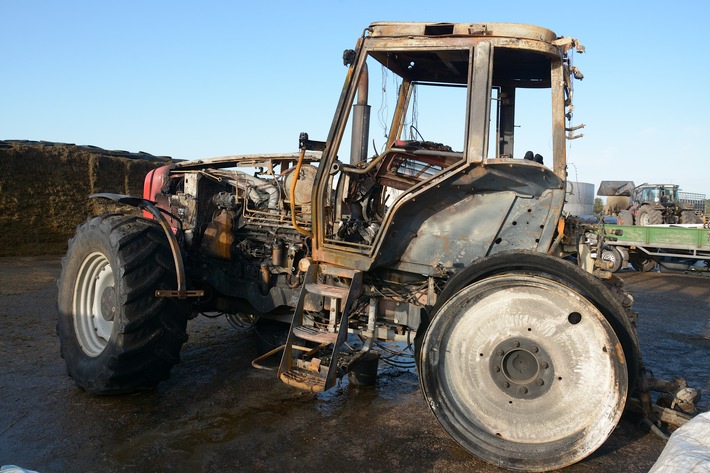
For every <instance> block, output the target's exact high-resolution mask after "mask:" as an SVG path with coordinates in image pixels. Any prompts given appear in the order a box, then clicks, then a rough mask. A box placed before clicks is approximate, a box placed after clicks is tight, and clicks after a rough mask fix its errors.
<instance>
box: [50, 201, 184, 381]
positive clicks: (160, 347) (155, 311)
mask: <svg viewBox="0 0 710 473" xmlns="http://www.w3.org/2000/svg"><path fill="white" fill-rule="evenodd" d="M57 284H58V286H59V295H58V300H57V307H58V322H57V334H58V335H59V340H60V350H61V355H62V357H63V358H64V360H65V362H66V365H67V371H68V372H69V375H70V376H72V377H73V378H74V381H75V382H76V384H77V385H78V386H79V387H81V388H83V389H85V390H86V391H87V392H89V393H92V394H118V393H125V392H132V391H136V390H142V389H150V388H152V387H154V386H155V385H156V384H157V383H158V382H159V381H161V380H164V379H167V378H168V376H169V374H170V370H171V368H172V366H173V365H174V364H176V363H178V362H179V361H180V348H181V347H182V344H183V343H184V342H185V340H186V339H187V335H186V326H187V319H188V315H189V306H188V305H187V303H185V302H184V301H179V300H177V299H171V298H158V297H156V296H155V291H156V289H175V285H176V276H175V268H174V265H173V261H172V256H171V252H170V248H169V246H168V241H167V238H166V236H165V235H164V234H163V231H162V229H161V228H160V226H159V225H157V224H156V223H155V222H152V221H149V220H145V219H142V218H138V217H131V216H123V215H107V216H101V217H90V218H89V219H88V220H87V222H86V223H84V224H83V225H80V226H79V227H78V228H77V233H76V235H75V236H74V238H72V239H71V240H70V242H69V249H68V251H67V255H66V256H65V257H64V259H63V260H62V272H61V275H60V277H59V281H58V283H57Z"/></svg>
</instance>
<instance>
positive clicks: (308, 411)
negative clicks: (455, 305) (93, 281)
mask: <svg viewBox="0 0 710 473" xmlns="http://www.w3.org/2000/svg"><path fill="white" fill-rule="evenodd" d="M58 273H59V261H58V259H46V258H0V406H1V409H0V465H5V464H16V465H20V466H23V467H25V468H29V469H33V470H37V471H39V472H41V473H50V472H66V471H81V472H113V471H116V472H124V471H125V472H160V471H166V472H168V471H190V472H207V471H209V472H221V471H224V472H232V471H256V472H260V471H264V472H267V471H307V470H313V471H361V472H379V471H411V472H430V471H446V472H464V471H466V472H469V471H488V472H496V471H501V470H498V469H497V468H495V467H492V466H490V465H487V464H485V463H483V462H481V461H479V460H477V459H475V458H474V457H472V456H471V455H469V454H468V453H467V452H466V451H464V450H463V449H461V448H460V447H458V445H457V444H456V443H455V442H454V441H453V440H451V439H450V438H449V437H448V436H447V434H446V433H445V432H444V431H443V430H442V429H441V428H440V427H439V425H438V423H437V421H436V419H435V418H434V416H433V414H432V413H431V412H430V411H429V409H428V407H427V406H426V405H425V404H424V402H423V400H422V396H421V395H420V392H419V384H418V379H417V375H416V373H415V372H413V371H410V370H399V369H393V368H389V369H387V370H385V371H384V373H383V374H382V376H381V377H380V379H379V380H378V383H377V385H376V386H375V387H372V388H356V387H353V386H350V385H348V383H347V381H344V382H343V384H342V385H341V386H340V387H338V388H337V389H334V390H332V391H331V392H328V393H322V394H318V395H314V394H306V393H302V392H299V391H296V390H293V389H291V388H289V387H287V386H285V385H284V384H282V383H280V382H279V381H277V380H276V379H275V377H274V374H273V373H271V372H268V371H261V370H255V369H253V368H252V367H251V360H252V358H253V357H254V356H256V343H255V339H254V337H253V336H252V335H248V334H245V333H243V332H240V331H239V330H237V329H235V328H233V327H232V326H230V325H229V324H228V323H227V322H226V320H225V319H224V318H220V319H206V318H199V319H196V320H193V321H191V322H190V325H189V326H188V331H189V335H190V339H189V340H188V342H187V343H186V344H185V346H184V347H183V352H182V363H181V364H179V365H177V366H176V367H175V368H174V369H173V372H172V377H171V378H170V379H169V380H168V381H166V382H163V383H162V384H160V385H159V387H158V388H157V389H156V390H154V391H151V392H144V393H139V394H134V395H128V396H115V397H92V396H89V395H87V394H86V393H84V392H83V391H80V390H79V389H77V388H76V387H75V386H74V384H73V383H72V380H71V379H70V378H69V377H68V376H67V374H66V370H65V367H64V361H63V360H62V359H61V358H60V356H59V343H58V340H57V338H56V334H55V300H56V285H55V282H54V281H55V280H56V278H57V276H58ZM622 276H623V277H624V279H625V280H626V284H627V288H629V289H630V291H631V292H632V293H633V295H634V297H635V298H636V305H635V307H636V310H637V311H638V312H639V313H640V314H641V319H640V322H639V332H640V333H639V336H640V338H641V346H642V351H643V355H644V358H645V361H646V365H647V366H648V367H649V368H650V369H651V370H653V372H654V373H655V374H656V376H658V377H670V376H672V375H674V374H678V373H680V374H683V375H685V376H686V377H687V378H688V381H689V383H690V384H691V385H692V386H695V387H699V388H702V389H703V390H704V391H705V392H706V393H708V394H710V369H709V368H708V367H709V366H710V277H707V276H706V277H702V276H688V275H678V274H667V273H658V272H653V273H645V274H642V273H634V272H625V273H622ZM708 398H710V395H708V396H706V399H703V401H702V403H701V407H702V410H708V405H709V403H708ZM663 446H664V442H663V441H662V440H661V439H659V438H658V437H656V436H654V435H652V434H647V433H645V432H644V431H643V430H642V429H641V428H639V427H638V426H637V425H636V423H635V422H634V421H632V420H630V419H626V418H624V419H622V421H621V423H620V424H619V426H618V427H617V429H616V431H615V432H614V433H613V434H612V436H611V437H610V439H609V440H608V441H607V442H606V443H605V444H604V445H603V446H602V447H601V448H600V449H599V450H598V451H597V452H595V453H594V454H593V455H592V456H591V457H589V458H587V459H585V460H584V461H583V462H581V463H579V464H577V465H574V466H572V467H569V468H567V469H565V470H564V471H565V472H607V471H629V472H646V471H648V469H649V468H650V467H651V465H652V464H653V463H654V461H655V460H656V458H657V457H658V455H659V453H660V452H661V450H662V448H663Z"/></svg>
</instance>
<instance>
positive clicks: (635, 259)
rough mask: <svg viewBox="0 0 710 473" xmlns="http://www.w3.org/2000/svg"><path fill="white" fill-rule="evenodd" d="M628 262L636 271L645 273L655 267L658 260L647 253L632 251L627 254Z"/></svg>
mask: <svg viewBox="0 0 710 473" xmlns="http://www.w3.org/2000/svg"><path fill="white" fill-rule="evenodd" d="M629 263H631V266H633V267H634V269H635V270H636V271H639V272H642V273H647V272H649V271H653V270H654V269H655V268H656V265H657V264H658V262H657V261H656V260H655V259H653V258H651V257H650V256H648V255H645V254H640V253H635V252H632V253H631V254H630V255H629Z"/></svg>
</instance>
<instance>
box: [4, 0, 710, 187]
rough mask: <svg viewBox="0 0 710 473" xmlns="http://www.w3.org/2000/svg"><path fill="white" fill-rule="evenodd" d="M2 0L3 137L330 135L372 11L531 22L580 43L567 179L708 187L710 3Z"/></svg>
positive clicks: (256, 149) (176, 146)
mask: <svg viewBox="0 0 710 473" xmlns="http://www.w3.org/2000/svg"><path fill="white" fill-rule="evenodd" d="M245 3H246V2H236V1H234V2H230V1H209V0H203V1H201V2H199V3H198V2H185V1H176V0H174V1H148V0H144V1H133V0H124V1H96V0H94V1H76V0H65V1H37V0H0V18H2V19H3V26H2V28H0V57H1V60H2V64H3V66H2V70H1V72H0V93H1V94H2V102H1V103H2V105H1V108H0V139H27V140H47V141H61V142H69V143H76V144H87V145H95V146H100V147H102V148H106V149H123V150H127V151H145V152H148V153H152V154H156V155H168V156H172V157H175V158H198V157H213V156H224V155H230V154H242V153H264V152H292V151H296V147H297V140H298V133H299V132H301V131H307V132H308V133H309V134H310V136H311V137H312V138H313V139H323V138H325V136H326V134H327V131H328V128H329V126H330V121H331V119H332V114H333V111H334V109H335V105H336V102H337V100H338V95H339V92H340V89H341V87H342V83H343V79H344V77H345V68H344V67H343V65H342V60H341V55H342V51H343V50H344V49H346V48H352V47H353V46H354V44H355V41H356V39H357V38H358V37H359V36H360V35H361V34H362V31H363V29H364V28H365V27H366V26H367V25H368V24H370V23H371V22H373V21H451V22H491V21H507V22H520V23H531V24H536V25H540V26H544V27H547V28H550V29H552V30H553V31H555V32H556V33H557V34H558V35H564V36H573V37H576V38H578V39H580V40H581V42H582V43H583V44H584V45H585V46H586V48H587V52H586V53H585V54H583V55H580V54H576V55H575V58H574V61H575V65H576V66H578V67H579V68H580V70H581V71H582V72H583V73H584V76H585V79H584V80H583V81H582V82H576V83H575V97H574V98H575V115H574V121H575V123H576V124H579V123H584V124H586V128H585V129H584V130H583V133H584V135H585V136H584V138H582V139H580V140H575V141H572V142H570V145H569V148H568V149H569V151H568V161H569V162H570V167H569V173H570V178H571V179H572V180H580V181H583V182H591V183H593V184H595V185H598V184H599V181H600V180H602V179H613V180H622V179H629V180H633V181H635V182H636V183H637V184H640V183H641V182H644V181H647V182H671V183H675V184H679V185H680V186H681V188H682V189H684V190H686V191H689V192H701V193H705V194H707V195H708V197H710V178H709V176H710V172H709V171H710V124H709V123H708V118H707V116H708V115H707V110H708V108H709V106H710V92H708V88H707V86H706V85H705V83H706V82H707V81H708V76H710V59H708V58H710V53H708V52H707V41H708V40H707V33H706V32H707V21H708V18H710V2H707V1H706V0H696V1H683V0H680V1H676V2H654V1H646V2H619V1H617V2H607V1H596V2H570V1H565V2H543V1H539V2H532V1H525V2H523V1H516V0H509V1H506V2H499V1H490V0H489V1H485V2H484V1H468V2H464V1H448V0H438V1H419V0H415V1H409V2H386V1H384V0H380V1H370V0H361V1H358V2H345V1H341V0H332V1H313V2H309V1H300V2H280V1H278V2H269V1H262V2H249V3H248V4H245Z"/></svg>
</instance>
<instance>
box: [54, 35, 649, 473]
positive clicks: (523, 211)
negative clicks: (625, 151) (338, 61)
mask: <svg viewBox="0 0 710 473" xmlns="http://www.w3.org/2000/svg"><path fill="white" fill-rule="evenodd" d="M575 48H576V49H577V50H578V51H579V50H581V47H580V45H579V43H578V42H577V41H576V40H574V39H571V38H559V37H557V36H556V35H555V34H554V33H553V32H552V31H550V30H547V29H544V28H540V27H535V26H530V25H517V24H507V23H497V24H496V23H493V24H480V23H473V24H450V23H444V24H442V23H374V24H372V25H370V26H369V27H368V28H367V29H366V30H365V32H364V34H363V36H362V37H361V38H360V39H359V40H358V42H357V45H356V48H355V49H354V50H347V51H346V52H345V54H344V56H343V60H344V64H345V66H346V67H347V75H346V80H345V84H344V86H343V89H342V93H341V95H340V100H339V102H338V105H337V109H336V112H335V117H334V120H333V122H332V126H331V128H330V131H329V132H328V135H327V138H326V140H325V141H314V140H311V139H310V138H309V137H308V135H306V134H302V135H301V137H300V140H299V149H300V151H299V152H298V153H294V154H269V155H248V156H246V155H245V156H228V157H223V158H213V159H204V160H197V161H185V162H177V163H174V164H171V165H169V166H165V167H162V168H158V169H156V170H154V171H152V172H151V173H150V174H149V175H148V176H147V177H146V181H145V183H146V184H145V192H144V196H143V198H138V197H130V196H122V195H114V194H102V195H98V196H94V197H102V198H108V199H113V200H114V201H116V202H117V203H121V204H127V205H133V206H136V207H139V208H141V209H143V211H144V213H145V215H144V216H143V217H137V216H131V215H121V214H112V215H104V216H97V217H92V218H89V220H88V221H87V222H86V223H85V224H83V225H82V226H80V227H79V228H78V230H77V234H76V236H75V237H74V238H73V239H72V240H71V241H70V245H69V250H68V253H67V256H66V257H65V258H64V260H63V269H62V274H61V277H60V280H59V301H58V306H59V322H58V333H59V336H60V339H61V352H62V356H63V357H64V358H65V360H66V363H67V367H68V371H69V374H70V375H71V376H73V377H74V379H75V381H76V383H77V384H78V385H79V386H80V387H82V388H84V389H85V390H87V391H88V392H90V393H96V394H111V393H123V392H129V391H133V390H137V389H146V388H151V387H153V386H155V385H156V384H157V383H158V382H159V381H160V380H162V379H165V378H167V377H168V375H169V372H170V370H171V368H172V366H173V365H174V364H175V363H177V362H178V361H179V354H180V347H181V345H182V343H183V342H184V341H185V339H186V324H187V320H188V318H190V317H192V316H196V315H197V314H200V313H214V312H223V313H226V314H229V317H231V318H233V319H236V320H242V321H253V320H255V319H257V318H258V319H259V320H277V321H282V322H285V323H287V324H288V332H287V333H288V336H287V338H286V339H285V341H284V343H283V344H282V345H281V346H279V347H278V348H277V349H276V350H273V353H272V354H273V355H274V356H277V357H280V362H279V363H278V370H277V372H278V378H279V379H280V380H282V381H283V382H285V383H287V384H289V385H292V386H294V387H296V388H300V389H305V390H309V391H313V392H318V391H322V390H327V389H329V388H331V387H333V386H334V385H335V384H336V383H337V382H338V379H340V378H341V377H343V376H344V375H346V374H347V373H349V372H354V371H355V370H357V367H358V366H359V365H361V364H362V363H363V362H364V360H372V359H373V358H374V359H376V358H377V344H379V343H383V342H397V343H403V344H406V345H408V346H411V347H413V351H415V354H414V355H415V356H416V358H417V365H418V371H419V376H420V379H421V387H422V391H423V395H424V397H425V398H426V402H427V403H428V405H429V406H430V407H431V409H432V411H433V412H434V414H435V415H436V417H437V418H438V420H439V421H440V423H441V424H442V426H443V427H444V428H445V429H446V430H447V431H448V432H449V434H451V436H452V437H453V438H455V439H456V441H457V442H459V443H460V444H461V445H462V446H463V447H464V448H466V449H467V450H469V451H470V452H472V453H474V454H476V455H478V456H480V457H481V458H483V459H485V460H487V461H490V462H492V463H494V464H497V465H500V466H504V467H508V468H512V469H524V470H543V469H544V470H548V469H554V468H560V467H563V466H565V465H569V464H572V463H574V462H576V461H579V460H580V459H582V458H584V457H585V456H587V455H589V454H590V453H591V452H593V451H594V450H596V449H597V448H598V447H599V446H600V445H601V444H602V443H603V442H604V441H605V440H606V438H607V437H608V436H609V434H610V433H611V432H612V430H613V429H614V427H615V426H616V424H617V422H618V420H619V418H620V416H621V413H622V411H623V410H624V406H625V404H626V403H627V401H628V400H629V399H630V398H631V397H632V396H636V397H638V398H639V399H640V400H641V401H642V402H641V404H642V405H643V406H644V408H645V409H646V412H647V413H648V414H651V411H652V409H651V407H650V403H649V402H648V399H649V397H648V389H649V386H650V383H649V380H648V379H647V378H646V377H645V372H644V369H643V365H642V360H641V355H640V351H639V346H638V339H637V336H636V329H635V320H636V317H635V314H634V313H633V312H632V311H631V309H630V306H631V298H630V297H629V296H628V295H627V294H625V293H623V292H622V291H621V290H620V289H619V288H617V287H614V286H610V285H608V284H605V283H604V282H603V281H602V280H600V279H599V278H597V277H595V276H594V275H592V274H590V273H589V272H588V271H584V270H582V269H580V268H579V267H578V266H576V265H574V264H572V263H570V262H568V261H565V260H563V259H561V258H559V257H558V256H556V255H557V254H558V253H559V252H560V248H561V243H562V242H563V239H565V238H567V237H566V235H567V232H566V231H564V222H563V221H562V220H561V219H560V216H561V213H562V206H563V204H564V199H565V180H566V158H565V144H566V140H567V139H568V138H573V137H574V136H568V133H571V132H572V129H573V128H572V127H571V126H570V125H568V120H569V118H570V117H571V109H572V106H571V100H572V84H571V82H572V77H573V76H578V77H579V76H581V74H579V72H578V71H577V70H576V68H574V67H573V66H572V63H571V52H572V51H573V50H574V49H575ZM374 90H376V91H377V93H374V92H373V91H374ZM372 112H376V113H372ZM516 141H518V142H519V143H520V142H522V145H520V144H518V145H517V146H516V143H515V142H516ZM517 149H523V150H528V149H535V150H536V151H539V154H543V153H544V154H545V155H547V159H548V163H549V167H547V166H545V165H543V164H541V163H540V162H537V161H535V160H529V159H523V158H524V154H525V153H524V152H518V151H516V150H517ZM538 161H541V159H540V160H538ZM349 337H350V338H351V339H352V338H355V337H359V343H355V342H358V340H357V339H356V340H355V342H350V343H346V342H347V340H348V338H349Z"/></svg>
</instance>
